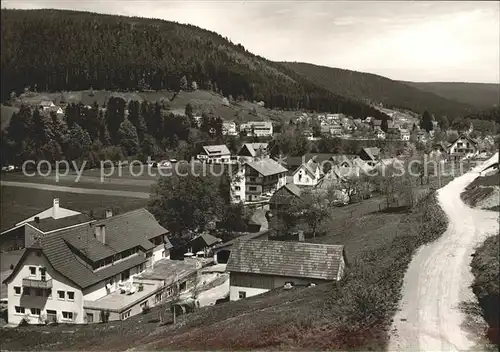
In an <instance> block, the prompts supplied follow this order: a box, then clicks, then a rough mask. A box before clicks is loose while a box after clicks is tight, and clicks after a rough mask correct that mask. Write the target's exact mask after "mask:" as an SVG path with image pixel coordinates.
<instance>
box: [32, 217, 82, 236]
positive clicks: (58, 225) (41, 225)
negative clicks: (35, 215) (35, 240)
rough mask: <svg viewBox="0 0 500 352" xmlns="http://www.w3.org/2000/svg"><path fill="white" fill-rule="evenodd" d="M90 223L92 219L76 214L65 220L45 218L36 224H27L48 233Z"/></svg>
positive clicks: (33, 222) (34, 222)
mask: <svg viewBox="0 0 500 352" xmlns="http://www.w3.org/2000/svg"><path fill="white" fill-rule="evenodd" d="M89 221H92V219H91V218H90V217H89V216H88V215H85V214H78V215H73V216H67V217H65V218H60V219H54V218H45V219H40V220H39V222H38V223H37V222H36V221H34V220H33V221H30V222H28V224H30V225H31V226H33V227H35V228H37V229H38V230H40V231H42V232H45V233H47V232H50V231H54V230H59V229H64V228H66V227H69V226H74V225H78V224H83V223H86V222H89Z"/></svg>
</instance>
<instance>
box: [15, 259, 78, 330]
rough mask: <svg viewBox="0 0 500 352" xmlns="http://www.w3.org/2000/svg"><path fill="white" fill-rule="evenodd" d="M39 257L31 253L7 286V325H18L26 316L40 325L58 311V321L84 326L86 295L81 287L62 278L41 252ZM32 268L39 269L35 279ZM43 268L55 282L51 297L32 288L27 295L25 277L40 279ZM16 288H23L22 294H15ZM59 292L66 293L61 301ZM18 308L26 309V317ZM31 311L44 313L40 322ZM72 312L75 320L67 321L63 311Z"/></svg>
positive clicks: (53, 282)
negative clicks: (31, 271)
mask: <svg viewBox="0 0 500 352" xmlns="http://www.w3.org/2000/svg"><path fill="white" fill-rule="evenodd" d="M38 253H39V254H40V256H38V255H37V254H36V253H35V252H34V251H33V252H29V253H28V254H27V255H26V257H25V260H24V263H23V264H22V267H21V268H20V270H19V271H18V272H17V274H16V276H15V277H14V278H13V279H12V281H11V282H9V283H8V285H7V290H8V294H7V296H8V322H9V324H19V323H20V322H21V320H22V319H23V318H25V317H27V318H28V320H29V323H32V324H38V323H39V322H40V319H44V317H45V316H46V313H47V310H54V311H56V312H57V319H58V321H59V322H61V323H63V322H64V323H83V322H84V315H83V294H82V291H81V290H80V288H78V287H77V286H76V285H75V284H74V283H72V282H71V281H70V280H68V279H66V278H65V277H63V276H62V275H61V274H59V273H58V272H56V271H55V270H54V269H53V268H52V267H51V265H50V263H49V262H48V260H47V259H46V257H45V256H44V255H43V254H42V253H41V251H40V252H38ZM30 267H35V268H36V274H35V275H34V276H32V275H31V273H30ZM40 268H46V270H47V271H46V277H47V279H52V291H51V295H50V297H49V296H48V295H47V291H46V290H44V291H43V296H37V295H36V289H35V288H31V289H30V291H31V292H30V295H29V296H28V295H25V294H23V293H24V289H25V288H23V278H29V279H33V280H40V279H41V274H40ZM15 287H20V288H21V294H20V295H18V294H16V291H15ZM58 291H64V299H60V298H59V295H58ZM68 292H73V293H74V299H73V300H70V299H69V298H68ZM16 306H18V307H24V310H25V314H22V313H17V312H16ZM31 308H39V309H40V311H41V315H40V319H39V317H38V316H34V315H31V312H30V309H31ZM63 311H64V312H71V313H73V319H72V320H71V319H64V318H63V314H62V312H63Z"/></svg>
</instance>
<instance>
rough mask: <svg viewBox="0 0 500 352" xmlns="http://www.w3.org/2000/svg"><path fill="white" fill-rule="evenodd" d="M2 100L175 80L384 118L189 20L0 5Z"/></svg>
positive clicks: (156, 86)
mask: <svg viewBox="0 0 500 352" xmlns="http://www.w3.org/2000/svg"><path fill="white" fill-rule="evenodd" d="M1 49H2V59H1V60H2V61H1V68H2V79H1V80H2V94H3V96H2V98H3V99H7V98H8V96H9V95H10V94H11V92H12V91H14V92H16V93H19V92H21V91H23V89H24V88H26V87H35V86H36V88H37V89H38V91H62V90H83V89H89V88H90V87H92V88H93V89H110V90H138V89H139V90H147V89H152V90H160V89H169V90H174V91H176V90H179V89H182V88H183V87H182V81H181V78H182V77H183V76H186V78H187V81H189V82H192V81H195V82H197V86H198V88H199V89H212V90H215V91H217V92H219V93H221V94H223V95H225V96H228V95H229V94H231V95H232V96H233V97H235V98H242V99H247V100H257V101H261V100H262V101H264V102H265V104H266V106H267V107H270V108H283V109H297V108H298V109H309V110H316V111H331V112H344V113H346V114H349V115H352V116H355V117H362V116H374V117H376V118H379V119H382V118H384V115H383V114H382V113H380V112H379V111H377V110H376V109H373V108H372V107H370V106H368V105H366V104H363V103H359V102H356V101H353V100H350V99H347V98H344V97H342V96H339V95H336V94H333V93H332V92H330V91H328V90H327V89H324V88H321V87H319V86H317V85H315V84H314V83H312V82H310V81H308V80H307V79H306V78H304V77H303V76H301V75H299V74H298V73H296V72H295V71H293V70H291V69H289V68H287V67H285V66H283V65H281V64H278V63H274V62H271V61H268V60H266V59H264V58H261V57H258V56H255V55H253V54H251V53H250V52H248V51H247V50H246V49H245V48H244V47H243V46H242V45H240V44H233V43H231V42H230V41H228V40H227V39H225V38H223V37H221V36H220V35H218V34H216V33H213V32H210V31H206V30H203V29H200V28H198V27H195V26H191V25H182V24H178V23H174V22H168V21H162V20H153V19H143V18H131V17H122V16H110V15H101V14H95V13H88V12H74V11H61V10H31V11H26V10H2V48H1Z"/></svg>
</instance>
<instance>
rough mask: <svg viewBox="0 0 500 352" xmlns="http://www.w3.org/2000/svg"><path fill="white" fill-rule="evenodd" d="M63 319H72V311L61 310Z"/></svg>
mask: <svg viewBox="0 0 500 352" xmlns="http://www.w3.org/2000/svg"><path fill="white" fill-rule="evenodd" d="M62 317H63V319H67V320H73V312H62Z"/></svg>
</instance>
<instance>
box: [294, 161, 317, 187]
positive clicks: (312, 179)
mask: <svg viewBox="0 0 500 352" xmlns="http://www.w3.org/2000/svg"><path fill="white" fill-rule="evenodd" d="M319 178H320V174H319V168H318V169H316V173H315V175H314V176H313V175H311V174H310V173H309V172H307V171H306V168H305V166H304V165H301V166H300V168H299V170H297V172H295V173H294V174H293V183H294V184H296V185H298V186H316V185H317V184H318V180H319Z"/></svg>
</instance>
